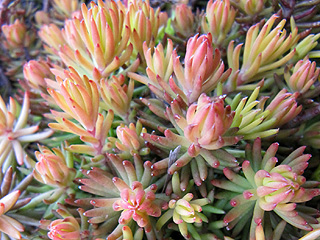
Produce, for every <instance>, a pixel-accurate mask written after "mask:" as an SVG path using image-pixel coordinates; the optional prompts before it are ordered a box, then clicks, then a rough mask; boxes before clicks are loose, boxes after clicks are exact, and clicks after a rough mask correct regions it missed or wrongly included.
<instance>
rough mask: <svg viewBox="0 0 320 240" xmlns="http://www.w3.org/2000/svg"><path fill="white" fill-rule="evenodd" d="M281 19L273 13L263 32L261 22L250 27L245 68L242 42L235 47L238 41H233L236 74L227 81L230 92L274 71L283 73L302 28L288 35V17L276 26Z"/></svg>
mask: <svg viewBox="0 0 320 240" xmlns="http://www.w3.org/2000/svg"><path fill="white" fill-rule="evenodd" d="M277 18H278V17H277V15H272V16H271V17H270V18H269V20H268V21H267V22H266V23H265V24H264V26H263V27H262V29H261V30H260V31H259V24H256V25H254V26H252V27H250V29H249V30H248V32H247V36H246V41H245V44H244V52H243V56H242V57H243V61H242V64H241V67H240V62H239V57H240V50H241V47H242V44H239V45H237V46H236V47H235V48H234V41H231V42H230V43H229V46H228V50H227V57H228V65H229V67H230V68H232V74H231V76H230V78H229V79H228V82H227V86H226V88H227V91H233V90H235V89H237V87H238V86H241V85H244V84H247V83H251V82H254V81H256V80H259V79H261V78H262V76H263V77H268V76H272V75H273V74H274V73H282V72H283V65H284V64H286V63H287V62H288V61H289V60H290V59H292V57H293V56H294V54H295V49H292V50H291V48H292V47H294V46H295V44H296V43H297V42H298V40H299V35H298V29H297V28H295V29H293V31H292V33H290V34H289V35H288V36H287V31H286V30H285V29H283V28H284V25H285V23H286V20H285V19H283V20H281V22H280V23H279V24H278V25H277V26H276V27H275V28H274V29H272V26H273V24H274V22H275V21H276V19H277ZM288 51H289V52H288Z"/></svg>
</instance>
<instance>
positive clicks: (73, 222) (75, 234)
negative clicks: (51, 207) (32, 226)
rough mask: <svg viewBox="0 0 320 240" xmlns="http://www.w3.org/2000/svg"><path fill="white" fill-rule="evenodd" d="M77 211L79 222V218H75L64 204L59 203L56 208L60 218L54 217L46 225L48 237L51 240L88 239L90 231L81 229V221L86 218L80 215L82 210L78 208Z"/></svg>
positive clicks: (82, 226) (82, 225) (82, 224)
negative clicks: (58, 206) (54, 218)
mask: <svg viewBox="0 0 320 240" xmlns="http://www.w3.org/2000/svg"><path fill="white" fill-rule="evenodd" d="M77 211H78V213H79V214H80V216H81V218H80V219H81V220H80V223H79V220H77V219H76V218H75V217H74V216H73V215H72V214H71V213H70V212H69V211H68V210H67V209H66V208H65V207H64V206H62V205H60V208H59V209H58V210H57V213H58V214H59V215H60V216H61V217H62V219H61V218H60V219H56V220H54V221H52V222H51V223H50V224H49V225H48V227H47V228H48V230H49V232H48V237H49V238H50V239H52V240H60V239H68V240H69V239H70V240H80V239H88V236H89V235H90V231H89V230H86V229H83V228H84V223H83V221H85V220H86V218H85V217H83V216H82V215H83V212H84V210H83V209H81V208H79V209H78V210H77ZM42 223H45V221H44V220H42Z"/></svg>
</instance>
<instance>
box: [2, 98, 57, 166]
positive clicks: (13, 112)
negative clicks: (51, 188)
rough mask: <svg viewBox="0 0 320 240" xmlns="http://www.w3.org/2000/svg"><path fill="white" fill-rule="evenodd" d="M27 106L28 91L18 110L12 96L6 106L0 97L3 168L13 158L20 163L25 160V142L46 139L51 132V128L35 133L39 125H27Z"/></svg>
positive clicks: (12, 160)
mask: <svg viewBox="0 0 320 240" xmlns="http://www.w3.org/2000/svg"><path fill="white" fill-rule="evenodd" d="M29 107H30V102H29V93H28V92H26V93H25V95H24V100H23V104H22V107H21V110H20V112H19V106H18V104H17V102H16V101H15V100H14V99H13V98H10V101H9V104H8V105H7V106H6V104H5V102H4V101H3V99H2V97H0V165H1V166H2V169H3V170H6V169H7V168H8V167H9V166H10V165H12V164H14V161H15V160H16V161H17V162H18V163H19V164H20V165H22V164H23V163H24V162H25V155H26V153H25V152H24V150H23V145H25V143H28V142H35V141H40V140H42V139H46V138H48V137H49V136H50V135H52V133H53V131H52V130H45V131H43V132H39V133H37V131H38V130H39V126H36V125H35V126H28V124H27V121H28V115H29Z"/></svg>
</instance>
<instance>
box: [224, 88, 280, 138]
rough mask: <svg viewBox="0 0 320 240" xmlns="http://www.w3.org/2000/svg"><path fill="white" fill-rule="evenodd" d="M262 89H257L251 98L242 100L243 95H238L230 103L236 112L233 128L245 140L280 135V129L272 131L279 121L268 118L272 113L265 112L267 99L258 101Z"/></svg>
mask: <svg viewBox="0 0 320 240" xmlns="http://www.w3.org/2000/svg"><path fill="white" fill-rule="evenodd" d="M259 91H260V88H259V87H257V88H256V89H255V90H254V91H253V92H252V93H251V96H250V97H244V98H242V99H240V97H241V94H240V93H239V94H237V95H236V96H235V97H234V98H233V99H232V102H231V103H230V106H231V109H232V110H233V111H234V112H235V116H234V118H233V120H232V124H231V127H236V128H238V129H239V130H238V131H237V135H240V136H243V138H244V139H255V138H257V137H260V138H263V137H268V136H271V135H274V134H276V133H278V131H279V129H272V127H274V126H275V124H276V122H277V119H276V118H270V117H269V118H268V119H267V117H268V116H269V115H270V111H268V110H264V105H265V102H266V100H267V98H263V99H261V101H259V100H257V98H258V95H259Z"/></svg>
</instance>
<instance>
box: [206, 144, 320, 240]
mask: <svg viewBox="0 0 320 240" xmlns="http://www.w3.org/2000/svg"><path fill="white" fill-rule="evenodd" d="M278 146H279V145H278V144H277V143H274V144H272V145H271V146H270V147H269V148H268V150H267V151H266V153H265V154H264V156H263V157H262V156H261V153H260V152H261V140H260V139H259V138H258V139H256V140H255V141H254V144H253V146H252V147H251V146H248V147H247V149H246V150H247V151H246V152H247V155H246V157H247V158H248V159H249V160H246V161H244V162H243V163H242V171H243V174H244V176H241V175H239V174H237V173H235V172H233V171H232V170H230V169H228V168H225V169H224V170H223V173H224V175H225V176H226V177H227V178H228V180H218V179H214V180H212V181H211V183H212V184H213V185H214V186H216V187H219V188H222V189H225V190H228V191H229V192H228V193H229V194H228V193H227V192H225V193H220V196H219V194H218V195H217V197H218V198H220V197H227V198H231V200H230V204H231V206H233V207H234V208H233V209H231V210H230V211H229V212H228V213H227V215H226V216H225V217H224V220H223V221H224V223H225V224H226V225H227V226H228V229H232V228H234V231H233V235H234V236H236V235H237V234H238V232H239V231H240V230H241V229H242V228H243V226H244V224H242V223H240V220H241V221H248V220H249V218H248V216H249V215H251V214H253V216H252V221H251V227H250V234H249V236H250V239H258V238H256V237H255V232H256V227H257V226H259V224H262V225H263V219H264V217H265V216H266V215H267V214H271V213H272V212H271V211H273V212H274V213H275V214H277V215H278V216H279V217H280V218H282V219H283V220H285V221H286V222H288V223H289V224H291V225H293V226H295V227H297V228H300V229H304V230H308V231H310V230H312V227H311V226H310V224H309V222H308V221H310V222H314V220H313V218H312V216H306V217H305V218H304V216H305V215H301V214H299V213H298V211H299V205H298V203H302V202H306V201H309V200H311V199H312V198H313V197H315V196H317V195H319V194H320V191H319V189H317V188H312V187H315V186H317V185H318V183H317V182H316V183H314V182H312V183H311V182H310V183H309V184H308V182H306V179H305V177H303V176H302V174H303V173H304V170H305V169H306V168H307V166H308V160H309V159H310V157H311V155H309V154H303V151H304V149H305V147H300V148H298V149H296V150H295V151H293V152H292V153H291V154H290V155H288V156H287V157H286V158H285V159H284V160H283V161H282V162H280V163H279V164H278V165H277V162H278V159H277V157H276V152H277V149H278ZM304 186H305V187H304ZM237 225H239V227H237ZM269 227H270V226H269Z"/></svg>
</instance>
